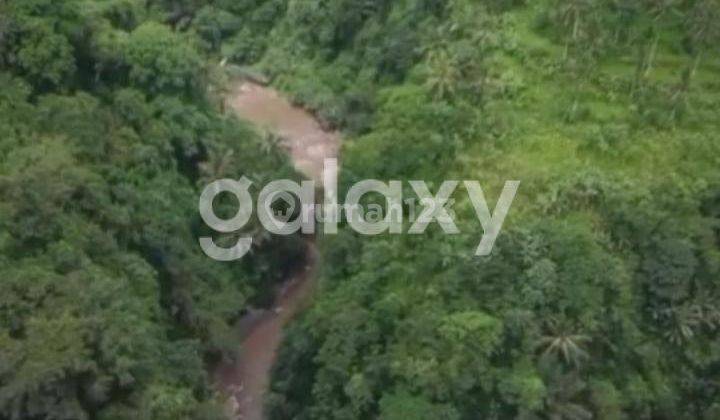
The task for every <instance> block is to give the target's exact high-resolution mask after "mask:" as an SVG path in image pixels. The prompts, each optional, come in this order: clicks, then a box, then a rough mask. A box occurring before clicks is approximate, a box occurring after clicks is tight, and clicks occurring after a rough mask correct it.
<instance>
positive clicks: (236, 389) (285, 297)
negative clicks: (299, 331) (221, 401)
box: [216, 82, 340, 420]
mask: <svg viewBox="0 0 720 420" xmlns="http://www.w3.org/2000/svg"><path fill="white" fill-rule="evenodd" d="M227 105H228V106H229V107H231V108H232V109H233V110H234V111H235V112H236V113H237V114H238V115H239V116H240V117H241V118H243V119H245V120H247V121H250V122H252V123H253V124H255V125H256V126H258V127H260V128H263V129H267V130H269V131H271V132H273V133H275V134H277V135H279V136H280V137H281V138H282V145H283V146H284V147H286V148H287V150H288V153H289V154H290V156H291V158H292V161H293V163H294V165H295V167H296V168H297V169H298V170H299V171H300V172H301V173H303V174H304V175H305V176H307V177H308V178H309V179H311V180H314V181H315V182H316V185H322V176H323V173H322V172H323V162H324V159H326V158H334V157H337V155H338V150H339V144H340V137H339V135H338V134H337V133H335V132H331V131H327V130H325V129H323V127H322V126H321V124H320V123H319V122H318V121H317V120H316V119H315V118H314V117H313V116H312V115H311V114H310V113H308V112H306V111H305V110H302V109H300V108H298V107H295V106H293V105H291V104H290V103H289V102H288V101H287V100H286V99H285V98H283V97H282V96H281V95H280V94H279V93H278V92H277V91H275V90H273V89H271V88H268V87H264V86H260V85H257V84H253V83H249V82H242V83H239V84H237V85H236V86H235V88H234V89H233V93H232V95H231V96H230V97H229V98H228V100H227ZM306 253H307V256H306V264H305V266H304V267H303V268H302V269H300V270H298V271H297V272H295V273H294V274H293V275H291V276H290V278H289V279H287V281H286V282H285V284H284V286H283V287H282V289H281V290H280V292H279V293H278V294H277V296H276V298H275V302H274V303H273V305H272V308H271V309H269V310H263V311H257V310H253V311H250V313H249V314H248V315H247V316H246V317H245V318H243V319H242V320H241V321H240V323H239V326H238V328H241V330H242V333H243V340H242V344H241V348H240V350H239V353H238V357H237V359H236V360H235V361H234V362H233V363H232V364H225V365H222V366H220V367H219V369H218V370H217V372H216V376H217V380H218V382H219V384H220V385H221V387H222V389H223V390H224V391H225V393H226V394H227V395H228V397H229V400H228V411H230V412H231V413H230V414H231V416H233V417H234V418H236V419H243V420H262V419H263V418H264V416H263V405H264V394H265V391H266V390H267V389H268V386H269V384H270V371H271V368H272V366H273V363H274V361H275V354H276V351H277V349H278V346H279V345H280V342H281V341H282V332H283V327H284V326H285V325H286V324H287V323H288V322H289V321H290V320H291V319H292V318H293V316H294V315H295V314H296V313H297V312H298V311H299V310H300V309H302V308H303V306H305V305H307V304H308V303H309V300H310V297H311V295H312V290H313V279H314V278H315V272H316V265H317V250H316V247H315V242H314V239H313V238H308V239H307V240H306Z"/></svg>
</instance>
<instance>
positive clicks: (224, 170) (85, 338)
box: [0, 0, 302, 420]
mask: <svg viewBox="0 0 720 420" xmlns="http://www.w3.org/2000/svg"><path fill="white" fill-rule="evenodd" d="M145 3H146V2H144V1H124V0H122V1H74V0H66V1H57V0H17V1H14V0H13V1H3V2H0V418H2V419H73V420H75V419H86V418H93V419H119V418H123V419H138V418H139V419H172V420H176V419H179V418H190V417H194V418H202V419H209V418H222V417H220V414H221V411H219V409H218V404H215V402H214V401H215V399H216V398H215V391H214V389H213V388H212V387H211V384H210V380H209V378H208V375H207V372H206V366H205V362H212V361H213V360H216V359H217V358H218V357H219V356H221V355H222V354H228V355H231V354H234V352H235V350H236V348H237V339H236V337H235V333H234V331H233V330H232V329H231V327H232V325H233V323H234V322H235V321H236V320H237V319H238V318H239V316H240V314H241V312H242V311H243V309H245V308H246V306H247V304H248V302H250V301H252V300H255V301H256V302H262V301H263V300H264V297H263V296H265V295H267V294H268V291H270V290H271V285H272V284H273V282H276V281H278V280H280V279H282V278H283V277H284V271H285V270H286V268H285V266H284V261H286V258H288V257H290V258H292V257H293V255H297V254H299V253H301V252H302V251H301V248H300V246H299V243H297V241H294V240H293V239H292V238H290V239H282V240H281V239H279V238H276V239H271V240H270V241H265V245H264V246H262V247H259V248H257V249H256V250H255V252H254V253H253V255H252V256H251V257H250V258H247V259H246V260H243V261H242V262H241V263H238V264H232V265H230V264H221V263H218V262H216V261H213V260H211V259H209V258H208V257H206V256H205V255H204V254H203V253H202V251H201V250H200V248H199V246H198V245H197V237H198V236H201V235H203V234H207V233H209V231H208V230H207V228H206V227H204V225H203V223H202V221H201V220H200V218H199V215H198V211H197V202H198V197H199V191H200V189H201V188H202V187H204V185H205V184H206V183H207V182H208V181H210V180H214V179H217V178H221V177H233V178H239V177H240V176H241V175H246V176H248V177H250V178H251V179H253V180H254V181H257V182H264V181H263V180H266V179H272V178H276V177H288V176H293V171H292V170H291V169H290V167H289V166H288V165H287V162H286V158H285V157H284V155H283V154H282V153H280V152H279V151H278V150H275V149H273V148H271V147H267V146H266V145H265V144H264V143H265V142H264V141H263V139H262V138H259V137H258V136H257V135H256V134H254V133H253V132H252V131H250V130H248V129H247V128H246V127H244V126H243V124H241V123H240V122H239V121H237V120H236V119H234V118H232V117H230V116H226V115H222V114H221V113H220V112H218V111H217V110H216V109H215V108H217V106H216V105H213V104H216V103H217V99H218V97H217V89H216V90H215V91H213V90H208V89H209V88H211V87H219V86H223V85H222V83H221V80H215V81H214V82H213V77H216V78H217V77H218V76H217V75H219V74H220V73H217V71H215V69H214V68H213V67H212V66H210V65H207V64H206V60H207V57H208V55H207V51H206V50H204V48H203V46H202V45H203V41H202V38H201V37H200V36H199V35H197V34H196V33H195V32H194V31H191V30H186V31H183V32H178V31H174V30H173V28H172V27H171V26H170V25H169V24H166V23H164V22H169V21H170V18H171V17H172V7H171V6H172V4H170V2H168V4H157V5H154V6H150V7H146V5H145ZM213 61H214V59H213ZM210 82H213V83H210ZM232 204H233V203H228V205H232ZM233 207H234V206H232V207H228V209H232V208H233ZM230 211H231V210H230ZM248 228H249V229H252V227H248Z"/></svg>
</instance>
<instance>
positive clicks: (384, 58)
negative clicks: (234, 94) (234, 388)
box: [0, 0, 720, 420]
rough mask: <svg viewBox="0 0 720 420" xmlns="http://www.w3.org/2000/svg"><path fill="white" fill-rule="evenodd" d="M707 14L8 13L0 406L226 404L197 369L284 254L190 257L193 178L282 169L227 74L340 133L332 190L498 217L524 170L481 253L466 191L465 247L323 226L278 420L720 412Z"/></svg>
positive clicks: (190, 408) (716, 37)
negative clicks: (268, 90)
mask: <svg viewBox="0 0 720 420" xmlns="http://www.w3.org/2000/svg"><path fill="white" fill-rule="evenodd" d="M718 22H720V4H719V3H718V1H717V0H662V1H661V0H657V1H655V0H538V1H524V0H509V1H499V0H448V1H441V0H397V1H389V0H262V1H261V0H216V1H209V0H208V1H203V0H162V1H145V0H104V1H101V0H5V1H4V2H0V87H1V88H2V89H1V90H0V197H2V199H1V200H0V203H1V204H0V224H2V229H1V230H0V328H1V329H2V335H0V418H9V419H21V418H22V419H26V418H27V419H41V418H51V419H76V418H98V419H116V418H143V419H145V418H147V419H150V418H152V419H177V418H198V419H208V418H215V417H217V416H218V415H219V411H218V410H217V404H215V403H214V399H215V398H214V396H213V393H212V390H211V388H210V386H209V384H208V382H209V381H208V379H207V375H206V373H205V371H204V365H203V362H204V361H205V360H210V359H212V358H213V356H214V357H215V358H216V357H218V355H220V354H223V353H227V352H228V351H229V349H231V348H233V346H234V345H235V344H236V342H235V340H234V337H233V334H232V333H231V332H230V329H229V325H230V324H231V323H232V322H233V321H234V320H235V319H237V317H238V316H239V314H240V313H241V311H242V309H243V308H244V307H245V306H246V305H247V302H249V301H251V300H255V301H263V297H264V296H267V293H268V290H269V287H268V286H269V285H270V284H272V283H273V281H277V279H279V278H281V277H282V274H283V270H284V264H283V261H285V260H293V259H294V258H295V257H296V256H297V253H298V252H299V251H298V246H297V243H296V241H295V239H296V238H285V240H281V239H280V238H267V237H265V240H264V241H262V242H263V244H264V245H263V246H262V247H260V248H258V249H257V250H256V251H255V252H253V254H252V256H251V257H250V258H246V259H244V260H242V262H238V263H234V264H219V263H217V262H214V261H212V260H210V259H208V258H206V257H205V256H204V255H202V253H201V251H200V250H199V248H198V246H197V245H196V244H197V242H196V237H197V236H199V234H200V233H201V232H204V230H203V229H205V228H204V227H203V226H202V223H201V221H200V220H199V218H198V215H197V210H196V208H195V207H196V203H197V196H198V194H199V188H201V187H202V185H203V182H204V181H206V180H210V179H216V178H220V177H232V178H239V177H240V176H241V175H252V176H253V177H254V178H253V179H255V180H258V181H259V182H262V181H265V180H269V179H272V178H279V177H287V176H292V171H291V170H290V169H289V168H288V165H287V162H286V161H285V158H283V157H282V155H281V154H280V153H279V152H278V151H277V150H274V149H273V148H268V147H261V143H260V142H261V141H262V140H261V139H259V138H258V136H257V135H255V134H253V133H252V132H250V131H249V130H247V129H246V128H245V127H244V126H243V125H242V124H241V123H239V122H238V121H236V120H235V119H233V118H231V117H229V116H227V115H224V114H223V113H221V112H219V110H218V108H221V107H220V105H219V102H220V101H219V98H220V97H221V95H222V94H223V92H224V91H223V89H222V87H223V86H226V85H225V84H224V83H223V80H224V78H225V76H224V75H223V74H222V72H220V71H218V69H217V67H216V66H213V65H210V64H207V63H218V62H220V61H221V59H223V58H226V59H227V60H228V62H229V63H231V65H233V66H241V67H242V68H238V67H232V66H231V68H234V69H235V70H239V71H248V69H251V70H250V71H256V70H260V71H262V72H264V73H265V74H267V75H269V76H270V77H271V78H272V80H273V84H274V85H275V86H277V87H278V88H280V89H281V90H283V91H285V92H286V93H287V94H288V95H289V96H290V97H291V98H292V99H293V100H294V101H295V102H296V103H298V104H302V105H303V106H304V107H307V108H308V109H310V110H312V111H313V112H315V113H316V114H317V115H318V118H320V119H321V120H322V121H324V122H325V123H326V124H327V125H328V126H332V127H336V128H338V129H341V130H343V132H344V133H345V134H346V140H345V143H344V146H343V151H342V165H343V170H342V175H341V178H342V179H341V189H346V188H347V187H348V186H349V185H351V184H352V183H353V182H355V181H358V180H361V179H366V178H374V179H380V180H391V179H399V180H404V181H406V180H411V179H422V180H426V181H429V182H430V183H431V190H432V191H433V192H435V191H436V190H437V188H438V187H439V186H440V183H441V182H442V181H443V180H445V179H472V180H479V181H480V182H481V184H482V186H483V187H484V188H485V194H486V196H487V198H488V202H489V203H490V206H491V208H494V203H495V201H496V200H497V197H498V196H499V192H500V190H501V188H502V185H503V182H504V181H505V180H510V179H515V180H520V181H521V185H520V190H519V192H518V195H517V198H516V199H515V202H514V203H513V206H512V208H511V210H510V213H509V216H508V218H507V220H506V222H505V226H504V228H503V231H502V233H501V234H500V236H499V238H498V242H497V243H496V245H495V248H494V250H493V254H492V255H491V256H489V257H482V258H479V257H475V256H474V255H473V254H474V250H475V248H476V247H477V244H478V242H479V240H480V236H481V233H482V228H481V226H480V224H479V222H478V221H477V219H476V217H475V214H474V211H473V208H472V206H471V203H470V202H469V200H467V198H466V197H467V194H465V192H464V191H457V192H456V193H455V195H454V198H455V200H456V202H455V205H454V209H455V212H456V213H457V221H458V227H459V228H460V230H461V232H462V233H461V234H459V235H446V234H443V232H442V231H441V230H440V229H439V227H438V226H437V225H432V226H431V227H430V229H429V230H428V232H426V233H425V234H424V235H394V236H389V235H381V236H375V237H368V236H361V235H358V234H356V233H354V232H353V231H352V230H351V229H349V228H347V227H343V228H341V231H340V233H339V234H338V235H327V236H324V237H322V238H321V239H320V243H321V244H320V245H321V248H322V267H321V268H322V274H321V278H320V280H319V291H318V294H317V297H316V301H315V302H314V304H313V306H312V307H311V308H310V309H309V310H308V311H307V312H306V313H305V314H304V315H303V316H302V317H301V319H299V320H297V321H296V322H295V323H294V324H293V325H292V326H291V328H290V330H289V331H288V332H287V337H286V340H285V344H284V345H283V348H282V350H281V352H280V355H279V360H278V362H277V366H276V369H275V372H274V375H273V382H272V389H271V392H270V394H269V396H268V410H269V412H270V417H271V418H273V419H290V418H293V419H333V420H334V419H374V418H379V419H383V420H395V419H428V420H435V419H458V420H460V419H462V420H471V419H496V418H498V419H499V418H502V419H505V418H508V419H509V418H522V419H553V420H554V419H592V418H598V419H636V418H637V419H686V418H687V419H716V418H719V417H720V403H718V401H720V339H719V337H718V328H720V309H719V308H718V301H719V299H720V290H719V288H720V284H719V283H718V279H719V275H720V252H719V251H720V249H719V248H718V247H719V246H720V237H719V235H720V225H719V223H718V222H719V221H720V220H719V219H720V177H719V176H718V171H717V167H718V164H720V139H718V133H720V127H719V125H720V119H719V118H718V115H719V112H718V110H720V79H718V75H719V74H720V62H719V61H718V60H719V59H718V45H720V25H719V24H718ZM405 185H406V191H404V192H405V196H406V197H412V196H413V192H412V190H411V189H410V188H409V187H407V184H405ZM228 204H232V203H228ZM408 210H409V209H408ZM229 211H231V210H229ZM249 229H252V227H250V228H249Z"/></svg>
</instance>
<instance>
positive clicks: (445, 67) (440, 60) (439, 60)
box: [427, 49, 461, 99]
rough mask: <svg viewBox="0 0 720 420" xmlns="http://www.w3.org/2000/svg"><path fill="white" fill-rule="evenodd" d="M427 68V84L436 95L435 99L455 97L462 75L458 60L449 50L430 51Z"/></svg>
mask: <svg viewBox="0 0 720 420" xmlns="http://www.w3.org/2000/svg"><path fill="white" fill-rule="evenodd" d="M427 67H428V73H429V74H428V79H427V84H428V86H429V87H430V89H431V90H432V91H433V93H434V94H435V99H444V98H446V97H447V96H452V95H454V94H455V88H456V86H457V84H458V83H459V82H460V79H461V74H460V69H459V68H458V66H457V64H456V60H455V59H454V58H453V57H452V56H451V55H450V53H448V51H447V49H442V50H437V51H430V52H429V53H428V56H427Z"/></svg>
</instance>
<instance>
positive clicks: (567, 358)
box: [537, 319, 590, 367]
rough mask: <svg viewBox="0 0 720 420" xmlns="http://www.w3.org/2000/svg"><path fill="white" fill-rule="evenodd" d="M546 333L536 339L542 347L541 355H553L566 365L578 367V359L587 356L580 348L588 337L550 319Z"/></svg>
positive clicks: (587, 340) (586, 341) (588, 339)
mask: <svg viewBox="0 0 720 420" xmlns="http://www.w3.org/2000/svg"><path fill="white" fill-rule="evenodd" d="M547 325H548V328H547V329H548V334H546V335H544V336H542V337H541V338H540V340H539V341H538V344H537V345H538V347H542V348H544V350H543V353H542V355H543V356H549V355H555V356H556V357H557V358H559V359H561V360H562V361H564V362H565V363H566V364H568V365H573V366H575V367H578V366H579V365H580V360H581V359H585V358H587V357H588V354H587V352H586V351H585V350H584V349H583V348H582V346H583V345H584V344H585V343H588V342H589V341H590V337H588V336H587V335H583V334H577V333H573V332H571V331H570V329H569V328H567V325H565V324H564V323H562V322H559V321H557V320H556V319H552V320H550V321H549V322H548V324H547Z"/></svg>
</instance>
